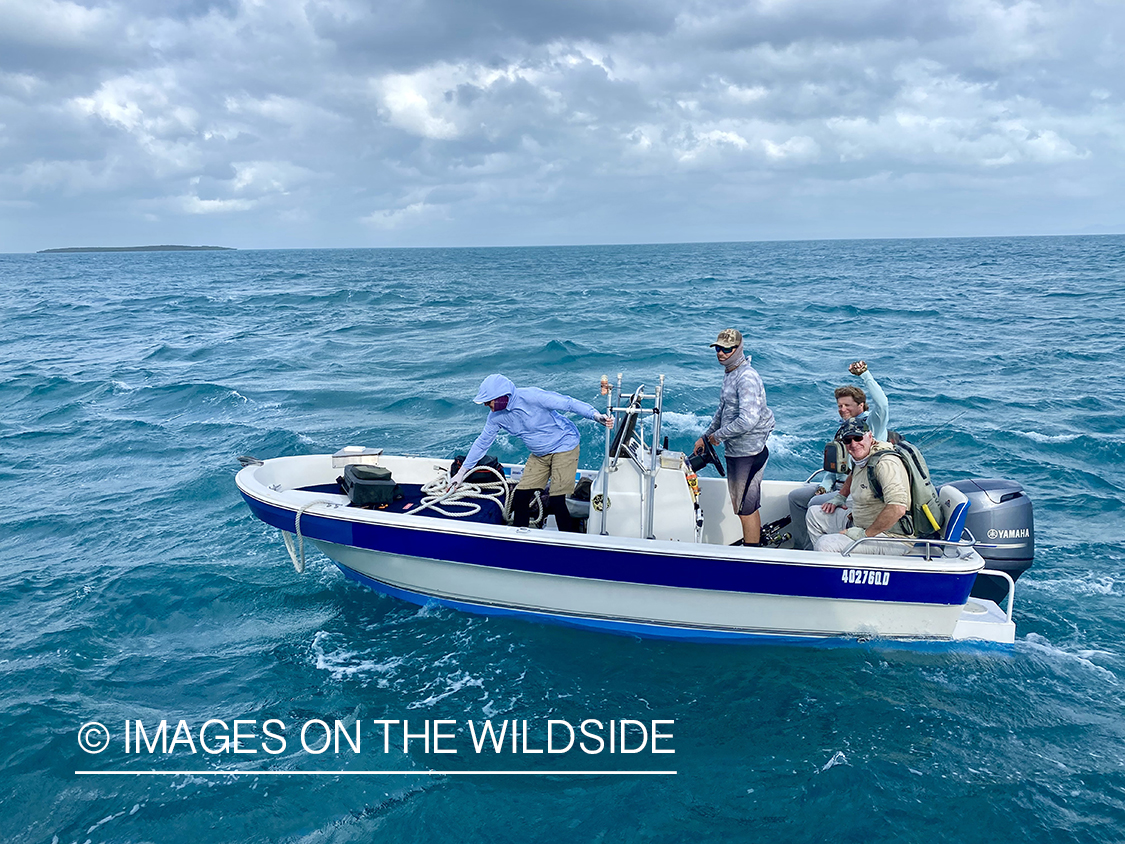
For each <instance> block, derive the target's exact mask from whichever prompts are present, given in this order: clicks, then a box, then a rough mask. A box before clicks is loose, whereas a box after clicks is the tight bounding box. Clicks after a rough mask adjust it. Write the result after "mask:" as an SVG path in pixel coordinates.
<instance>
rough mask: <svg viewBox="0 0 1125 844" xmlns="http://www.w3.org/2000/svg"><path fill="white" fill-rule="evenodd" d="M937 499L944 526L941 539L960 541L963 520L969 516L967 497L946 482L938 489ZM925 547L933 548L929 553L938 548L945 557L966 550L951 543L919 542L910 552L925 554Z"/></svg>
mask: <svg viewBox="0 0 1125 844" xmlns="http://www.w3.org/2000/svg"><path fill="white" fill-rule="evenodd" d="M938 499H939V500H940V501H941V511H942V516H943V517H944V519H943V521H944V522H945V528H944V530H942V532H941V541H942V542H960V541H961V540H962V539H964V537H965V521H966V520H967V519H968V516H969V497H968V496H967V495H965V493H963V492H962V491H961V490H959V489H957V487H955V486H953V485H952V484H946V485H945V486H943V487H942V488H941V489H940V490H938ZM927 547H929V548H932V549H933V550H932V551H931V554H932V553H935V552H937V551H938V550H939V549H940V552H941V554H942V555H943V556H946V557H956V556H959V555H962V554H964V553H966V551H967V549H965V548H957V547H955V546H953V545H940V546H937V545H931V546H927V544H926V543H925V542H919V543H917V544H916V545H915V546H914V548H913V549H912V550H911V551H910V553H911V554H912V555H916V554H920V555H922V556H925V555H926V551H927Z"/></svg>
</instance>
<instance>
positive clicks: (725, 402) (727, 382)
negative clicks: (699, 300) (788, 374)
mask: <svg viewBox="0 0 1125 844" xmlns="http://www.w3.org/2000/svg"><path fill="white" fill-rule="evenodd" d="M711 346H712V347H713V348H714V349H715V354H716V357H717V359H718V362H719V364H720V365H721V366H722V367H723V369H724V370H725V372H726V374H725V375H724V376H723V389H722V392H721V393H720V394H719V409H718V410H717V411H716V412H715V418H714V419H712V420H711V424H710V425H709V426H707V430H706V431H705V432H704V433H703V437H701V438H700V439H699V440H697V441H696V443H695V451H696V453H699V452H701V451H703V439H704V438H706V439H708V440H709V441H710V442H711V444H712V445H718V444H719V443H722V444H723V452H724V456H725V457H726V463H727V488H728V490H729V491H730V500H731V504H732V505H733V507H734V512H735V513H736V514H737V515H738V518H739V520H740V521H741V522H742V540H741V542H737V543H735V544H736V545H759V544H760V542H761V536H762V514H761V512H760V507H761V503H762V474H763V473H764V471H765V468H766V461H767V460H769V456H770V453H769V450H768V449H767V448H766V440H767V439H768V438H769V435H770V432H771V431H772V430H773V412H772V411H771V410H770V409H769V408H768V407H766V389H765V386H764V385H763V384H762V377H761V376H760V375H758V373H757V372H756V371H755V370H754V368H753V367H752V366H750V358H749V357H748V356H747V355H746V354H745V353H744V352H743V350H742V333H741V332H739V331H737V330H736V329H734V328H727V329H724V330H723V331H720V332H719V336H718V338H716V340H715V342H714V343H712V344H711Z"/></svg>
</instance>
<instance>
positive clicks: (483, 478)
mask: <svg viewBox="0 0 1125 844" xmlns="http://www.w3.org/2000/svg"><path fill="white" fill-rule="evenodd" d="M464 462H465V455H464V454H458V455H457V456H456V457H454V458H453V465H452V466H450V467H449V477H451V478H452V477H453V476H454V475H456V474H457V473H458V472H459V471H460V470H461V464H462V463H464ZM484 466H490V467H492V468H493V469H495V470H496V471H497V472H499V473H500V474H501V475H503V474H504V467H503V466H501V465H500V461H499V460H497V459H496V458H495V457H493V456H492V455H491V454H486V455H485V456H484V457H482V458H481V459H480V460H479V461H478V462H477V465H476V466H474V467H473V471H472V472H470V473H469V476H468V477H467V478H465V482H466V483H470V484H498V483H500V479H499V478H498V477H496V476H495V475H494V474H492V473H491V472H486V471H483V469H482V467H484Z"/></svg>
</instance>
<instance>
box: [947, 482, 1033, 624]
mask: <svg viewBox="0 0 1125 844" xmlns="http://www.w3.org/2000/svg"><path fill="white" fill-rule="evenodd" d="M951 486H954V487H956V488H957V489H959V490H961V492H963V493H965V495H966V496H968V498H969V514H968V518H967V519H966V520H965V527H967V528H968V529H969V531H970V532H971V533H972V534H973V536H974V537H975V538H976V540H977V542H979V543H981V544H980V545H978V546H977V553H978V554H980V555H981V556H982V557H984V559H985V564H986V568H990V569H997V570H999V571H1002V572H1005V573H1006V574H1008V575H1010V576H1011V578H1012V580H1015V579H1016V578H1018V577H1019V576H1020V575H1021V574H1023V573H1024V572H1025V571H1027V570H1028V569H1029V568H1031V563H1032V560H1033V558H1034V557H1035V523H1034V519H1033V517H1032V513H1031V499H1030V498H1028V497H1027V494H1026V493H1024V491H1023V487H1021V486H1020V485H1019V484H1018V483H1016V482H1015V481H1007V480H1002V479H999V478H975V479H973V480H968V481H957V482H955V483H953V484H951ZM986 546H992V547H986ZM972 594H973V595H975V596H976V597H978V598H984V599H986V600H989V601H996V602H998V603H999V602H1000V601H1002V600H1003V599H1004V598H1005V597H1006V596H1007V594H1008V582H1007V581H1006V580H1004V578H1002V577H994V576H991V575H987V574H981V575H977V579H976V583H974V584H973V591H972Z"/></svg>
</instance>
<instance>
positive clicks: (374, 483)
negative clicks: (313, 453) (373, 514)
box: [336, 463, 402, 507]
mask: <svg viewBox="0 0 1125 844" xmlns="http://www.w3.org/2000/svg"><path fill="white" fill-rule="evenodd" d="M336 480H337V481H338V482H339V484H340V488H341V489H342V490H343V491H344V493H345V494H346V495H347V496H348V500H349V501H351V502H352V504H355V505H356V506H357V507H378V506H380V505H383V504H390V503H391V502H392V501H395V500H396V499H399V498H402V490H401V489H399V487H398V484H396V483H395V482H394V479H393V478H392V477H391V470H390V469H387V468H385V467H383V466H368V465H366V464H364V463H349V464H348V465H347V466H345V467H344V475H343V477H340V478H337V479H336Z"/></svg>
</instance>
